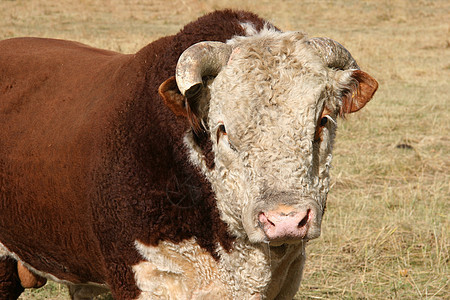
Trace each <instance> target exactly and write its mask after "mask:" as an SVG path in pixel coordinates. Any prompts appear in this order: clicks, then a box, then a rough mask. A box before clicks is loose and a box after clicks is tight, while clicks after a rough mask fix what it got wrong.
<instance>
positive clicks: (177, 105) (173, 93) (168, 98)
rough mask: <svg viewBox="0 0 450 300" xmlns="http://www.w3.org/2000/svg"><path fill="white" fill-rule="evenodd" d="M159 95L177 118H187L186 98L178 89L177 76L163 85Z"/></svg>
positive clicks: (160, 87)
mask: <svg viewBox="0 0 450 300" xmlns="http://www.w3.org/2000/svg"><path fill="white" fill-rule="evenodd" d="M158 93H159V95H160V96H161V98H162V99H163V100H164V104H166V106H167V107H168V108H170V109H171V110H172V112H173V113H174V114H175V115H176V116H180V117H187V111H186V98H185V97H184V96H183V95H182V94H181V92H180V90H179V89H178V86H177V82H176V80H175V76H172V77H170V78H169V79H167V80H166V81H164V82H163V83H161V85H160V86H159V89H158Z"/></svg>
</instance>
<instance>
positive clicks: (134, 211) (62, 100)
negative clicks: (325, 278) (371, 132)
mask: <svg viewBox="0 0 450 300" xmlns="http://www.w3.org/2000/svg"><path fill="white" fill-rule="evenodd" d="M377 86H378V84H377V82H376V80H375V79H373V78H372V77H371V76H370V75H368V74H367V73H365V72H363V71H361V70H360V69H359V67H358V65H357V63H356V62H355V60H354V59H353V57H352V56H351V54H350V53H349V52H348V51H347V50H346V49H345V48H344V47H343V46H342V45H340V44H339V43H337V42H335V41H333V40H331V39H328V38H309V37H308V36H306V35H305V34H303V33H300V32H282V31H280V30H279V29H277V28H276V27H274V26H273V25H271V24H270V23H268V22H266V21H264V20H262V19H261V18H259V17H258V16H256V15H254V14H252V13H249V12H243V11H231V10H225V11H218V12H214V13H211V14H209V15H206V16H204V17H202V18H200V19H198V20H197V21H195V22H192V23H190V24H188V25H186V26H185V27H184V28H183V29H182V30H181V31H180V32H179V33H178V34H176V35H173V36H168V37H163V38H161V39H159V40H157V41H155V42H152V43H150V44H149V45H147V46H146V47H144V48H143V49H141V50H140V51H138V52H137V53H135V54H129V55H125V54H119V53H116V52H112V51H106V50H101V49H96V48H92V47H89V46H86V45H84V44H80V43H76V42H71V41H64V40H55V39H41V38H14V39H9V40H4V41H2V42H0V128H1V130H0V208H1V209H0V278H1V281H0V283H1V284H0V295H1V296H0V298H1V299H15V298H17V297H18V296H19V295H20V293H21V292H22V291H23V289H24V288H29V287H39V286H41V285H42V284H44V283H45V281H46V279H52V280H55V281H58V282H62V283H66V284H68V285H69V289H70V293H71V296H72V298H73V299H90V298H91V297H93V296H95V295H96V294H98V293H102V292H104V291H106V290H110V291H111V292H112V295H113V296H114V297H115V298H116V299H160V298H161V299H166V298H167V299H219V298H223V299H275V298H276V299H291V298H292V297H293V296H294V295H295V293H296V292H297V290H298V287H299V284H300V281H301V277H302V271H303V266H304V263H305V246H306V243H307V241H308V240H311V239H314V238H317V237H318V236H319V235H320V228H321V221H322V216H323V213H324V211H325V205H326V198H327V193H328V191H329V186H330V174H329V172H330V166H331V158H332V153H331V152H332V148H333V141H334V139H335V135H336V128H337V123H336V119H337V117H338V116H342V115H345V114H348V113H353V112H356V111H358V110H359V109H361V108H362V107H364V106H365V105H366V103H367V102H368V101H369V100H370V99H371V98H372V96H373V94H374V93H375V91H376V89H377Z"/></svg>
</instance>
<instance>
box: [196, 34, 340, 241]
mask: <svg viewBox="0 0 450 300" xmlns="http://www.w3.org/2000/svg"><path fill="white" fill-rule="evenodd" d="M229 44H231V45H232V46H233V49H234V50H233V53H232V55H231V57H230V60H229V62H228V64H227V65H226V66H225V67H224V68H223V69H222V71H221V72H220V73H219V74H218V76H217V77H216V78H215V79H214V80H213V81H212V82H211V83H210V84H209V91H210V100H209V113H208V126H209V128H210V134H211V139H212V141H213V151H214V152H215V168H214V169H212V170H208V169H207V168H203V170H204V172H205V173H206V174H205V175H206V176H207V177H208V179H209V180H210V181H211V183H212V186H213V189H214V190H215V192H216V195H217V201H218V207H219V210H220V212H221V215H222V218H223V220H224V221H225V222H226V223H228V224H229V227H230V229H231V231H232V233H233V234H235V235H236V236H238V237H241V238H246V237H248V239H249V240H250V241H251V242H271V244H272V245H279V244H284V243H297V242H299V241H301V240H307V239H313V238H317V237H318V236H319V235H320V225H321V219H322V215H323V212H324V208H325V202H326V197H327V193H328V187H329V168H330V163H331V150H332V144H333V139H334V136H335V130H336V123H335V121H334V120H336V111H337V107H338V106H339V101H338V100H337V99H335V98H334V97H333V96H331V95H333V94H335V93H334V92H333V82H332V80H330V78H329V76H330V74H329V73H330V72H332V71H330V70H329V69H327V68H326V67H325V66H324V65H323V62H322V61H321V59H320V58H319V57H318V56H317V55H316V54H315V53H314V51H313V50H312V49H311V47H310V46H309V45H308V43H307V42H306V40H305V39H304V36H303V35H302V34H300V33H295V32H294V33H280V32H275V31H263V32H262V33H260V34H257V35H255V36H251V37H238V38H235V39H233V40H231V41H229ZM197 157H199V156H197ZM280 224H281V225H280ZM277 226H278V227H277Z"/></svg>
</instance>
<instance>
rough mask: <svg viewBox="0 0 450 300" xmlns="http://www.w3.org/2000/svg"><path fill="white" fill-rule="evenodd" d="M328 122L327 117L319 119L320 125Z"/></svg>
mask: <svg viewBox="0 0 450 300" xmlns="http://www.w3.org/2000/svg"><path fill="white" fill-rule="evenodd" d="M327 123H328V117H326V116H325V117H323V118H322V119H320V126H325V125H326V124H327Z"/></svg>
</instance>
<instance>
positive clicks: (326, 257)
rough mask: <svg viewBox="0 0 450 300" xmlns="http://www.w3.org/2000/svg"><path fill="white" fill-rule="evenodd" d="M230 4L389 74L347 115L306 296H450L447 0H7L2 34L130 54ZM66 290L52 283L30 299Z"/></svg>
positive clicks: (1, 1)
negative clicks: (327, 41) (334, 44)
mask: <svg viewBox="0 0 450 300" xmlns="http://www.w3.org/2000/svg"><path fill="white" fill-rule="evenodd" d="M225 2H226V3H227V4H225ZM225 7H232V8H240V9H248V10H252V11H254V12H256V13H258V14H260V15H261V16H263V17H264V18H266V19H268V20H270V21H272V22H273V23H275V24H276V25H277V26H279V27H280V28H282V29H284V30H301V31H305V32H308V33H309V34H310V35H311V36H328V37H331V38H333V39H336V40H337V41H339V42H341V43H342V44H343V45H345V46H346V47H347V48H348V49H349V50H350V51H351V52H352V54H353V56H354V57H355V58H356V59H357V61H358V62H359V64H360V66H361V67H362V69H363V70H365V71H367V72H368V73H370V74H371V75H373V76H374V77H375V78H376V79H377V80H378V81H379V83H380V88H379V90H378V92H377V94H376V96H375V98H374V99H373V100H372V102H371V103H370V104H369V105H368V106H367V107H366V108H365V109H363V110H362V111H361V112H360V113H357V114H355V115H352V116H349V117H348V119H347V120H345V121H342V120H341V121H340V128H339V133H338V141H337V144H336V147H335V156H334V168H333V171H332V176H333V185H334V186H333V189H332V190H331V192H330V195H329V198H328V209H327V213H326V214H325V217H324V222H323V232H322V236H321V237H320V238H319V239H317V240H314V241H311V242H310V245H309V247H308V252H307V253H308V261H307V265H306V267H305V270H306V271H305V274H304V279H303V282H302V285H301V287H300V290H299V292H298V294H297V298H298V299H450V284H449V281H450V273H449V247H450V245H449V241H450V233H449V228H450V218H449V215H450V186H449V183H450V138H449V134H450V126H449V124H450V120H449V118H450V114H449V109H450V92H449V91H450V2H449V1H448V0H435V1H432V0H420V1H415V0H392V1H388V0H367V1H361V0H348V1H343V0H338V1H313V0H303V1H294V0H292V1H289V0H270V1H269V0H260V1H248V0H239V1H235V0H229V1H214V0H204V1H201V0H174V1H167V0H154V1H151V0H147V1H146V0H123V1H120V0H104V1H102V0H79V1H73V0H70V1H69V0H59V1H52V0H28V1H27V0H15V1H14V0H0V38H1V39H6V38H11V37H17V36H40V37H55V38H63V39H71V40H77V41H81V42H84V43H87V44H89V45H93V46H97V47H101V48H107V49H111V50H116V51H121V52H126V53H131V52H134V51H136V50H138V49H139V48H141V47H143V46H144V45H146V44H147V43H149V42H151V41H153V40H155V39H157V38H158V37H161V36H164V35H167V34H174V33H176V32H177V31H178V30H179V29H180V28H181V27H182V26H183V25H184V24H185V23H187V22H189V21H191V20H194V19H196V18H197V17H199V16H201V15H203V14H205V13H208V12H210V11H212V10H215V9H220V8H225ZM67 297H68V296H67V290H66V288H65V287H64V286H62V285H59V284H56V283H49V284H47V285H46V287H44V288H42V289H40V290H36V291H28V292H27V293H25V294H24V295H23V296H22V297H21V299H67Z"/></svg>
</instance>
